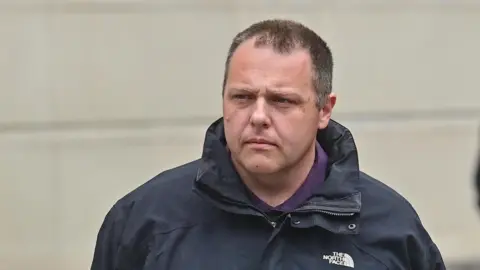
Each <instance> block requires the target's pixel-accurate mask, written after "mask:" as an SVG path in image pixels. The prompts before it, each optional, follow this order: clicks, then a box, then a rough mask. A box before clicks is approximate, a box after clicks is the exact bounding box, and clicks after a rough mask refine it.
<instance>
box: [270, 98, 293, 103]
mask: <svg viewBox="0 0 480 270" xmlns="http://www.w3.org/2000/svg"><path fill="white" fill-rule="evenodd" d="M273 101H274V102H276V103H280V104H294V103H295V102H294V101H292V100H290V99H288V98H282V97H276V98H274V99H273Z"/></svg>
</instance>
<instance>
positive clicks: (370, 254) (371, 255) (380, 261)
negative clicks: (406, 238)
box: [351, 240, 390, 270]
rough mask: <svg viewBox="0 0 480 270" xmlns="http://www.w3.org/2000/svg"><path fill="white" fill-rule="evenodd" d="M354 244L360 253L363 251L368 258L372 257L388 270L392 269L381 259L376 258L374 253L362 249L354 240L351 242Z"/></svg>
mask: <svg viewBox="0 0 480 270" xmlns="http://www.w3.org/2000/svg"><path fill="white" fill-rule="evenodd" d="M351 242H352V244H353V245H354V246H355V247H356V248H358V249H359V250H360V251H362V252H363V253H365V254H367V255H368V256H370V257H372V258H373V259H374V260H376V261H377V262H379V263H381V264H382V265H383V266H385V267H386V268H387V270H390V267H388V265H387V264H385V263H384V262H383V261H382V260H380V259H379V258H377V257H376V256H374V255H373V254H372V253H370V252H368V251H367V250H365V249H364V248H362V247H360V246H359V245H358V244H357V243H355V241H354V240H351Z"/></svg>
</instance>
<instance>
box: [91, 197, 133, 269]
mask: <svg viewBox="0 0 480 270" xmlns="http://www.w3.org/2000/svg"><path fill="white" fill-rule="evenodd" d="M125 221H126V220H125V217H124V216H123V215H122V213H121V212H120V211H119V209H118V207H116V206H114V207H113V208H112V209H111V210H110V211H109V212H108V213H107V215H106V217H105V219H104V221H103V223H102V226H101V227H100V230H99V232H98V235H97V241H96V244H95V250H94V254H93V261H92V265H91V268H90V269H91V270H117V269H118V267H117V260H118V258H117V254H118V252H119V249H120V243H121V237H122V233H123V229H124V227H125Z"/></svg>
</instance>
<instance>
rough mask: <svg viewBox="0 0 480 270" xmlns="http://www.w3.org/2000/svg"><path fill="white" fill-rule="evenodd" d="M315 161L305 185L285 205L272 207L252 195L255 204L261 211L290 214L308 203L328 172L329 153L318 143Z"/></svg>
mask: <svg viewBox="0 0 480 270" xmlns="http://www.w3.org/2000/svg"><path fill="white" fill-rule="evenodd" d="M315 152H316V156H315V161H314V163H313V166H312V169H311V170H310V172H309V173H308V176H307V179H305V181H304V182H303V184H302V185H301V186H300V187H299V188H298V190H297V191H296V192H295V193H294V194H293V196H292V197H290V198H289V199H288V200H286V201H285V202H284V203H282V204H280V205H278V206H277V207H272V206H270V205H268V204H266V203H265V202H263V201H262V200H260V198H258V197H257V196H255V194H253V193H251V192H250V193H251V196H252V201H253V203H254V204H255V205H256V206H257V207H258V208H259V209H261V210H263V211H265V212H270V211H280V212H290V211H293V210H295V209H296V208H297V207H299V206H300V205H301V204H303V203H304V202H305V201H307V200H308V199H309V198H310V197H311V196H312V192H313V190H314V187H315V186H318V185H320V184H321V183H322V182H323V181H324V180H325V174H326V171H327V162H328V156H327V153H325V151H324V150H323V149H322V147H321V146H320V144H318V143H317V145H316V147H315Z"/></svg>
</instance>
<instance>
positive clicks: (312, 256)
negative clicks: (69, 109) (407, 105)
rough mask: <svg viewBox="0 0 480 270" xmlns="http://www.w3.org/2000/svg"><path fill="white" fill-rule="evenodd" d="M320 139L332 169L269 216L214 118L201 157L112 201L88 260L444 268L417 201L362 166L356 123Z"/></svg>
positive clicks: (195, 266) (133, 264)
mask: <svg viewBox="0 0 480 270" xmlns="http://www.w3.org/2000/svg"><path fill="white" fill-rule="evenodd" d="M317 140H318V142H319V143H320V144H321V146H322V147H323V149H324V150H325V151H326V152H327V154H328V156H329V169H328V176H327V179H326V180H325V181H324V182H323V184H322V185H320V186H318V189H317V190H315V192H314V196H312V197H311V198H310V199H309V200H308V201H307V202H305V204H303V205H302V206H301V207H299V208H298V209H296V210H295V211H293V212H290V213H285V214H284V215H283V217H282V218H280V219H277V220H276V221H273V220H271V219H270V217H269V216H268V215H266V214H265V213H262V212H261V211H260V210H258V209H256V207H255V206H254V205H253V204H252V203H251V201H250V199H249V197H248V196H247V192H246V191H245V187H244V185H243V184H242V182H241V180H240V179H239V177H238V175H237V173H236V172H235V170H234V167H233V166H232V164H231V160H230V158H229V155H228V153H227V151H226V147H225V143H226V142H225V137H224V132H223V121H222V119H219V120H217V121H216V122H215V123H213V124H212V125H211V126H210V127H209V128H208V130H207V133H206V137H205V144H204V149H203V154H202V157H201V159H199V160H196V161H193V162H190V163H188V164H185V165H182V166H180V167H177V168H174V169H171V170H168V171H165V172H163V173H161V174H159V175H158V176H156V177H154V178H153V179H152V180H150V181H148V182H147V183H145V184H143V185H142V186H140V187H138V188H137V189H136V190H134V191H133V192H131V193H129V194H128V195H126V196H125V197H123V198H122V199H120V200H119V201H118V202H117V203H116V204H115V205H114V206H113V207H112V209H111V210H110V211H109V213H108V214H107V216H106V218H105V220H104V222H103V225H102V227H101V229H100V232H99V234H98V239H97V244H96V248H95V253H94V258H93V263H92V267H91V269H92V270H127V269H128V270H134V269H145V270H167V269H168V270H207V269H208V270H217V269H221V270H234V269H235V270H281V269H285V270H296V269H299V270H300V269H302V270H309V269H311V270H319V269H322V270H329V269H332V270H334V269H336V270H341V269H356V270H386V269H390V270H407V269H409V270H411V269H412V270H441V269H445V266H444V263H443V261H442V257H441V255H440V253H439V251H438V249H437V247H436V245H435V244H434V242H433V241H432V239H431V238H430V236H429V235H428V233H427V232H426V231H425V229H424V227H423V226H422V223H421V222H420V219H419V217H418V215H417V214H416V213H415V210H414V209H413V208H412V206H411V205H410V204H409V203H408V202H407V201H406V200H405V199H404V198H403V197H402V196H400V195H399V194H397V193H396V192H395V191H393V190H392V189H391V188H389V187H387V186H386V185H384V184H382V183H381V182H379V181H377V180H375V179H373V178H372V177H370V176H368V175H366V174H365V173H362V172H360V171H359V166H358V156H357V150H356V147H355V143H354V140H353V138H352V135H351V133H350V132H349V131H348V130H347V129H346V128H345V127H343V126H341V125H340V124H338V123H336V122H334V121H331V122H330V124H329V126H328V127H327V128H326V129H325V130H321V131H319V132H318V135H317Z"/></svg>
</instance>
